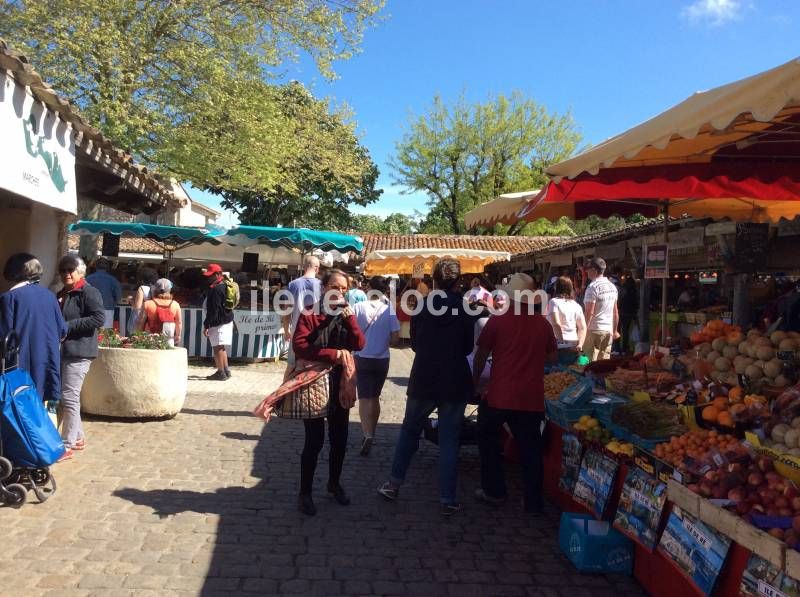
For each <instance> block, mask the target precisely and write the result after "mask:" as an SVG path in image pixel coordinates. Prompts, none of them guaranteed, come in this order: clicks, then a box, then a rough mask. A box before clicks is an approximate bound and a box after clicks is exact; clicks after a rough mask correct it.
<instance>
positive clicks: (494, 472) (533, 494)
mask: <svg viewBox="0 0 800 597" xmlns="http://www.w3.org/2000/svg"><path fill="white" fill-rule="evenodd" d="M543 419H544V415H543V413H541V412H531V411H523V410H505V409H499V408H492V407H490V406H489V405H488V404H487V403H486V402H481V405H480V406H479V407H478V447H479V449H480V452H481V487H482V489H483V491H484V492H485V493H486V495H488V496H489V497H493V498H504V497H506V496H507V495H508V494H507V489H506V479H505V473H504V471H503V455H502V454H501V446H500V429H502V427H503V424H505V423H507V424H508V426H509V428H510V429H511V434H512V435H513V436H514V439H515V440H516V442H517V446H518V447H519V454H520V460H521V463H520V464H521V465H522V467H521V468H522V481H523V487H524V496H525V510H526V511H529V512H536V511H539V510H541V509H542V478H543V465H542V431H541V429H542V420H543Z"/></svg>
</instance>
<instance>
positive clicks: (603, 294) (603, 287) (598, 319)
mask: <svg viewBox="0 0 800 597" xmlns="http://www.w3.org/2000/svg"><path fill="white" fill-rule="evenodd" d="M589 303H594V314H593V315H592V320H591V321H588V322H586V323H587V324H588V326H587V329H588V330H589V331H590V332H613V331H614V305H616V304H617V287H616V286H614V284H613V282H611V280H609V279H608V278H606V277H605V276H598V277H597V278H595V280H594V282H592V283H591V284H589V286H587V287H586V293H585V294H584V295H583V304H584V305H588V304H589Z"/></svg>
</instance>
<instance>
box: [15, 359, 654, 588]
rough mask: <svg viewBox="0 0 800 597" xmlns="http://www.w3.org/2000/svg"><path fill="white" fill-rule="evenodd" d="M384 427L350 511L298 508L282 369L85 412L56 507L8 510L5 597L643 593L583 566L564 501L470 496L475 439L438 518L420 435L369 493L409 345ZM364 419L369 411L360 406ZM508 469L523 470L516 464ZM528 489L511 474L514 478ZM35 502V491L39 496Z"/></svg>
mask: <svg viewBox="0 0 800 597" xmlns="http://www.w3.org/2000/svg"><path fill="white" fill-rule="evenodd" d="M392 358H393V361H392V370H391V372H390V381H389V383H387V389H386V393H385V400H384V414H383V418H382V420H383V422H384V424H383V425H382V427H380V429H379V438H378V441H377V443H376V446H375V448H374V449H373V452H372V454H371V456H370V457H369V458H362V457H359V456H358V455H357V453H356V452H357V446H358V444H359V442H360V430H359V428H358V425H357V423H353V424H351V434H350V448H349V450H350V451H349V456H348V460H347V462H346V463H345V474H344V479H343V485H344V487H345V488H346V489H347V490H348V492H349V493H350V494H351V496H352V498H353V504H352V505H351V506H349V507H341V506H338V505H337V504H335V503H333V502H331V501H329V500H328V499H327V498H326V497H325V496H324V495H323V491H322V490H323V487H324V481H325V472H326V471H327V463H326V455H325V454H326V452H327V450H325V451H323V456H322V459H321V462H320V466H319V467H318V471H317V487H318V488H319V489H318V492H317V496H316V497H317V506H318V509H319V513H318V515H317V516H316V517H314V518H305V517H303V516H302V515H301V514H299V513H298V512H297V511H296V509H295V506H296V493H297V485H298V477H299V455H300V451H301V449H302V443H303V434H302V424H301V423H300V422H298V421H283V420H276V421H274V422H271V423H270V424H269V425H267V426H266V427H265V426H264V425H263V424H262V423H261V422H260V421H259V420H257V419H256V418H254V417H253V416H251V415H250V411H251V409H252V408H253V407H254V406H255V404H256V403H257V402H258V400H259V399H260V398H261V397H262V396H264V395H265V394H266V393H267V392H268V391H269V390H271V389H272V388H274V387H275V386H276V385H277V384H278V383H279V382H280V379H281V376H282V371H283V365H282V364H261V365H249V366H240V367H234V369H233V373H234V378H233V380H231V381H229V382H224V383H223V382H206V381H204V380H201V379H199V377H200V376H202V375H205V374H207V373H210V370H209V368H208V367H198V366H192V367H191V368H190V375H191V376H192V378H193V379H190V382H189V390H190V393H189V397H188V399H187V402H186V406H185V408H184V410H183V412H182V413H181V414H179V415H178V416H177V417H176V418H174V419H172V420H169V421H155V422H152V421H151V422H136V423H131V422H118V421H104V420H92V421H88V422H87V423H86V429H87V435H88V447H87V449H86V450H85V451H84V452H82V453H78V454H76V456H75V458H74V459H73V460H71V461H68V462H65V463H62V464H59V465H56V466H55V467H54V471H55V474H56V477H57V480H58V485H59V487H58V492H57V493H56V494H55V496H54V497H53V498H52V499H50V500H49V501H48V502H46V503H45V504H41V505H39V504H36V503H29V504H26V505H25V506H24V507H23V508H21V509H18V510H15V509H11V508H0V537H2V543H0V594H3V595H23V594H24V595H39V594H47V595H50V594H52V595H137V596H139V595H178V594H180V595H198V594H200V595H215V594H222V593H228V594H230V593H233V594H243V593H252V594H262V595H271V594H291V593H298V594H304V595H338V594H343V595H401V594H402V595H453V596H458V597H462V596H468V595H479V596H489V595H545V596H560V595H563V596H565V597H566V596H569V597H580V596H583V595H586V596H592V597H603V596H614V597H618V596H624V595H639V594H641V590H640V589H639V587H638V586H637V585H636V583H635V582H634V581H632V580H629V579H626V578H620V577H612V576H608V577H606V576H586V575H579V574H576V573H575V572H574V570H573V569H572V567H571V565H570V564H569V562H568V561H567V560H566V559H565V558H564V557H563V556H562V555H561V554H560V553H559V550H558V546H557V539H556V536H557V526H558V513H557V512H556V511H555V510H554V509H549V510H548V512H547V516H546V517H544V518H539V519H530V518H527V517H525V516H524V515H523V514H522V513H521V509H520V504H519V501H518V499H513V500H510V501H509V503H508V504H507V505H506V506H504V507H503V508H501V509H499V510H496V511H490V510H487V509H485V508H484V507H483V506H481V505H480V504H477V503H473V502H472V501H471V500H470V499H469V495H470V494H471V493H472V490H473V489H474V487H475V486H476V483H477V473H478V458H477V452H476V450H475V449H474V448H464V449H463V451H462V459H461V471H462V472H461V475H460V478H459V482H460V491H461V495H462V498H463V500H464V503H465V510H464V511H463V512H462V513H460V514H458V515H456V516H454V517H453V518H452V519H447V520H445V519H442V518H441V516H440V514H439V510H438V504H437V489H436V458H437V449H436V447H435V446H432V445H430V444H428V445H425V444H424V443H423V445H422V447H421V449H420V452H419V453H418V454H417V458H416V460H415V461H414V463H413V465H412V470H411V472H410V477H409V482H408V484H407V485H406V486H405V487H404V488H403V492H402V493H401V499H400V500H399V502H398V503H396V504H390V503H385V502H384V501H382V500H381V499H380V498H379V497H378V496H377V495H376V493H375V489H376V487H377V486H378V485H379V484H380V483H381V482H382V481H383V480H384V479H385V477H386V476H387V474H388V470H389V466H390V460H391V457H392V450H393V446H394V440H395V438H396V435H397V431H398V424H399V422H400V421H401V420H402V413H403V408H404V387H403V386H404V383H405V381H404V380H405V377H406V376H407V372H408V370H409V367H410V358H411V355H410V351H407V350H406V351H394V352H393V357H392ZM353 418H354V419H355V418H357V415H356V414H355V411H354V413H353ZM509 473H510V475H509V476H510V477H511V478H512V479H513V478H515V477H516V473H515V471H514V470H510V471H509ZM511 487H512V489H513V491H514V492H515V493H514V496H516V497H517V498H518V496H519V487H518V484H517V483H512V485H511ZM31 499H32V501H33V502H35V499H34V498H33V496H32V495H31Z"/></svg>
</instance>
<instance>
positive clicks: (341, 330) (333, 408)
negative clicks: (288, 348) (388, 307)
mask: <svg viewBox="0 0 800 597" xmlns="http://www.w3.org/2000/svg"><path fill="white" fill-rule="evenodd" d="M322 285H323V293H324V294H323V298H322V301H321V302H320V303H319V304H318V305H316V306H315V307H316V308H315V309H313V312H303V313H302V314H301V315H300V319H299V320H298V321H297V327H296V329H295V332H294V334H293V336H292V348H293V349H294V353H295V356H296V357H297V359H298V361H297V365H298V367H302V362H301V361H302V360H305V361H316V362H318V363H319V362H322V363H325V364H327V365H328V366H332V367H333V368H332V369H330V372H329V373H328V383H329V386H328V390H329V392H328V396H329V401H328V405H327V408H326V409H325V411H326V412H323V413H321V414H317V416H313V417H309V418H304V419H303V424H304V426H305V445H304V446H303V454H302V457H301V461H300V495H299V497H298V509H299V510H300V512H302V513H303V514H306V515H308V516H314V515H315V514H316V513H317V509H316V506H315V505H314V500H313V498H312V497H311V492H312V488H313V485H314V471H315V469H316V468H317V458H318V456H319V453H320V451H321V450H322V445H323V444H324V442H325V420H324V417H326V416H327V418H328V438H329V441H330V456H329V467H330V468H329V473H328V494H329V495H330V496H331V497H332V498H333V499H334V500H336V501H337V502H338V503H339V504H341V505H342V506H346V505H348V504H349V503H350V498H349V497H348V496H347V494H346V493H345V491H344V489H342V486H341V484H340V483H339V479H340V477H341V474H342V467H343V465H344V455H345V450H346V448H347V430H348V424H349V419H350V409H351V408H352V407H353V405H354V404H355V391H347V390H348V389H349V388H351V387H352V390H354V389H355V387H354V386H355V365H354V361H353V357H352V354H351V351H355V350H361V349H362V348H364V344H365V340H364V335H363V334H362V333H361V329H360V328H359V327H358V323H357V322H356V318H355V317H354V315H353V309H352V308H351V307H350V306H349V305H348V304H347V302H346V301H345V298H344V294H345V293H346V292H347V290H348V283H347V274H345V273H344V272H342V271H341V270H337V269H331V270H328V271H327V272H326V273H325V276H324V278H323V279H322ZM343 378H344V379H343ZM345 386H346V387H345ZM342 390H345V391H342Z"/></svg>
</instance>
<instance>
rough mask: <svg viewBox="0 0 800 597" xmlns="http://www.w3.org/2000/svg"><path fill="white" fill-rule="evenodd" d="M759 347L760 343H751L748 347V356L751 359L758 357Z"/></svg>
mask: <svg viewBox="0 0 800 597" xmlns="http://www.w3.org/2000/svg"><path fill="white" fill-rule="evenodd" d="M758 349H759V346H758V344H755V343H751V344H750V345H749V346H748V347H747V356H749V357H750V358H751V359H754V358H756V354H757V353H758Z"/></svg>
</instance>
